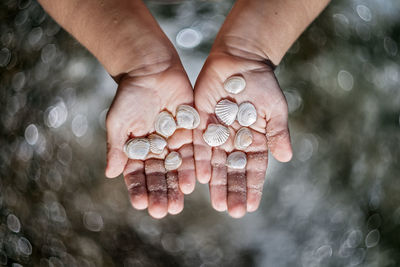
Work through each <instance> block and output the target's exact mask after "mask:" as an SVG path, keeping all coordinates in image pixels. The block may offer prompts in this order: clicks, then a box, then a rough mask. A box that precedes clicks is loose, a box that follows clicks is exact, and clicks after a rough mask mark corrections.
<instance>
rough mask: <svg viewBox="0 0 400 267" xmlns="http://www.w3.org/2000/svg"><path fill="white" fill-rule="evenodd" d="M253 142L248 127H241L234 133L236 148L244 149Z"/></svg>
mask: <svg viewBox="0 0 400 267" xmlns="http://www.w3.org/2000/svg"><path fill="white" fill-rule="evenodd" d="M252 142H253V134H252V133H251V131H250V129H249V128H246V127H242V128H240V129H239V131H237V133H236V135H235V141H234V144H235V148H236V149H238V150H244V149H246V148H247V147H248V146H249V145H251V143H252Z"/></svg>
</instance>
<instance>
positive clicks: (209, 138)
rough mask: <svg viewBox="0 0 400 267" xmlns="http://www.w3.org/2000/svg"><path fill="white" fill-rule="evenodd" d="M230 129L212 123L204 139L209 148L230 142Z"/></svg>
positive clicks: (204, 134)
mask: <svg viewBox="0 0 400 267" xmlns="http://www.w3.org/2000/svg"><path fill="white" fill-rule="evenodd" d="M228 137H229V129H228V128H227V127H225V126H223V125H221V124H214V123H211V124H209V125H208V126H207V129H206V131H205V132H204V133H203V139H204V141H205V142H206V143H207V144H208V145H209V146H220V145H222V144H223V143H225V142H226V140H228Z"/></svg>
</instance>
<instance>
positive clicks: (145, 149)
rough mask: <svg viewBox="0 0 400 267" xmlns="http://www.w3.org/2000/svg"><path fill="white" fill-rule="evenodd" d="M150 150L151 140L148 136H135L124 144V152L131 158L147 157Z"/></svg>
mask: <svg viewBox="0 0 400 267" xmlns="http://www.w3.org/2000/svg"><path fill="white" fill-rule="evenodd" d="M149 151H150V142H149V140H148V139H146V138H133V139H130V140H128V142H126V143H125V146H124V152H125V154H126V155H127V156H128V158H130V159H141V160H143V159H145V158H146V156H147V154H149Z"/></svg>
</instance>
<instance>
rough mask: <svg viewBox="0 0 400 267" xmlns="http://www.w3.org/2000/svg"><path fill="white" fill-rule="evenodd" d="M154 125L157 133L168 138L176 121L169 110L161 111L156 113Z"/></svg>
mask: <svg viewBox="0 0 400 267" xmlns="http://www.w3.org/2000/svg"><path fill="white" fill-rule="evenodd" d="M154 127H155V129H156V132H157V133H158V134H160V135H162V136H164V137H165V138H168V137H170V136H171V135H172V134H173V133H174V132H175V130H176V123H175V120H174V117H172V115H171V114H170V113H169V112H167V111H163V112H161V113H160V114H158V116H157V118H156V122H155V125H154Z"/></svg>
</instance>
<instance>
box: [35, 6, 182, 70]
mask: <svg viewBox="0 0 400 267" xmlns="http://www.w3.org/2000/svg"><path fill="white" fill-rule="evenodd" d="M39 2H40V3H41V5H42V6H43V8H44V9H45V10H46V11H47V12H48V13H49V14H50V15H51V16H52V17H53V18H54V19H55V20H56V21H57V22H58V23H59V24H60V25H61V26H62V27H63V28H64V29H66V30H67V31H68V32H69V33H71V34H72V35H73V36H74V37H75V38H76V39H77V40H78V41H79V42H80V43H81V44H82V45H84V46H85V47H86V48H87V49H88V50H89V51H90V52H91V53H92V54H93V55H94V56H95V57H96V58H97V59H98V60H99V61H100V62H101V63H102V64H103V66H104V67H105V68H106V69H107V71H108V72H109V73H110V74H111V75H112V76H114V77H116V76H118V75H121V74H124V73H127V72H130V71H132V70H140V69H144V68H146V67H147V66H149V65H156V64H157V63H158V62H160V63H164V62H166V61H169V60H172V58H174V57H176V55H175V54H174V52H173V51H174V50H173V49H172V48H173V47H172V45H171V43H170V42H169V40H168V38H167V37H166V36H165V34H164V33H163V32H162V30H161V29H160V27H159V26H158V24H157V22H156V21H155V20H154V18H153V17H152V15H151V14H150V12H149V11H148V9H147V8H146V6H145V5H144V3H143V2H142V1H141V0H85V1H80V0H39ZM161 65H162V64H161Z"/></svg>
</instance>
